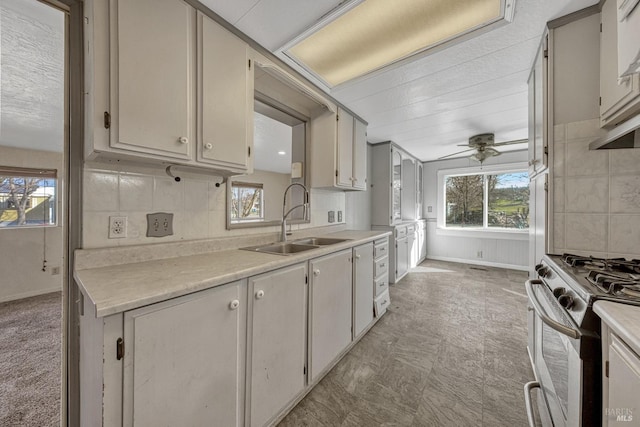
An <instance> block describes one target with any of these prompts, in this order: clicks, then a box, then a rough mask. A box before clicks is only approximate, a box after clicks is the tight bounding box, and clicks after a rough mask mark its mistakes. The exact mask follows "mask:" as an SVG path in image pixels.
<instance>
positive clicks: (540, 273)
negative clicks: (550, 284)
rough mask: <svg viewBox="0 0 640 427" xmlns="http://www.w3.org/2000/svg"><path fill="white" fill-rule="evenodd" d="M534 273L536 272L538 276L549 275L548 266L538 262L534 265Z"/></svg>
mask: <svg viewBox="0 0 640 427" xmlns="http://www.w3.org/2000/svg"><path fill="white" fill-rule="evenodd" d="M536 273H538V276H540V277H547V276H548V275H549V268H548V267H545V266H544V265H542V264H538V265H536Z"/></svg>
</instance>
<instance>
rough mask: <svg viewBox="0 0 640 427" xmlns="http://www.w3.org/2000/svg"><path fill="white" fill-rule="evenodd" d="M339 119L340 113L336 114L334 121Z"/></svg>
mask: <svg viewBox="0 0 640 427" xmlns="http://www.w3.org/2000/svg"><path fill="white" fill-rule="evenodd" d="M339 120H340V114H336V122H337V121H339Z"/></svg>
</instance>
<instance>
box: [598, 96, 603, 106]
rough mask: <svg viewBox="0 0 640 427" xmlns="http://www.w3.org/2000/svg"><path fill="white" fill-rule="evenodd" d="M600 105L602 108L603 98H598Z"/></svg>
mask: <svg viewBox="0 0 640 427" xmlns="http://www.w3.org/2000/svg"><path fill="white" fill-rule="evenodd" d="M598 105H600V106H602V97H599V98H598Z"/></svg>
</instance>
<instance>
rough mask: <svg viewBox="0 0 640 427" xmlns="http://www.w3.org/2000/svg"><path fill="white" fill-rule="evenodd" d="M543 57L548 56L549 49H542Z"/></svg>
mask: <svg viewBox="0 0 640 427" xmlns="http://www.w3.org/2000/svg"><path fill="white" fill-rule="evenodd" d="M544 57H545V58H548V57H549V49H545V50H544Z"/></svg>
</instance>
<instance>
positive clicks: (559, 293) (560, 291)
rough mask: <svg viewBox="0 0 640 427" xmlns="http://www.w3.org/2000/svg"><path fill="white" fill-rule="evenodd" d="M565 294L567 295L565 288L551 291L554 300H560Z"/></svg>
mask: <svg viewBox="0 0 640 427" xmlns="http://www.w3.org/2000/svg"><path fill="white" fill-rule="evenodd" d="M566 293H567V290H566V289H565V288H555V289H554V290H553V296H554V297H556V298H560V297H561V296H562V295H564V294H566Z"/></svg>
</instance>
